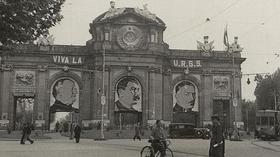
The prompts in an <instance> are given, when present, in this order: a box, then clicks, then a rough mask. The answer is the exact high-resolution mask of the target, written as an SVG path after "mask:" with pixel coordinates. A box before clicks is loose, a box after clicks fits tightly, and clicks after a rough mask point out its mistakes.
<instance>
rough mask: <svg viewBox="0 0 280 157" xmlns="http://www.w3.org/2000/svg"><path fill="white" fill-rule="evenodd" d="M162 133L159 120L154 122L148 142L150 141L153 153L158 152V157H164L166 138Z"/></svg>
mask: <svg viewBox="0 0 280 157" xmlns="http://www.w3.org/2000/svg"><path fill="white" fill-rule="evenodd" d="M163 132H164V130H163V128H162V124H161V120H156V126H155V128H153V130H152V133H151V136H150V140H151V141H152V142H151V143H152V144H151V145H152V147H153V149H154V153H155V154H156V153H157V152H158V151H159V152H160V157H165V155H166V152H165V150H166V137H165V135H164V133H163ZM153 155H154V154H153Z"/></svg>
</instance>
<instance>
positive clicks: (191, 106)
mask: <svg viewBox="0 0 280 157" xmlns="http://www.w3.org/2000/svg"><path fill="white" fill-rule="evenodd" d="M197 93H198V89H197V87H196V86H195V85H194V84H193V83H191V82H190V81H181V82H179V83H178V84H176V85H175V87H174V90H173V112H187V111H198V102H197V100H198V94H197Z"/></svg>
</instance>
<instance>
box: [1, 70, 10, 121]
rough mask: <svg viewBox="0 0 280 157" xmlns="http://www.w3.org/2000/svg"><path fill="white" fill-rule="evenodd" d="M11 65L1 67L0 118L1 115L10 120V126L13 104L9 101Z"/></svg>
mask: <svg viewBox="0 0 280 157" xmlns="http://www.w3.org/2000/svg"><path fill="white" fill-rule="evenodd" d="M11 70H12V65H2V78H1V82H2V83H1V84H2V85H1V90H0V91H1V92H0V97H1V102H0V103H1V106H2V108H1V112H2V113H1V118H2V115H6V116H7V117H6V119H8V120H10V122H9V123H10V124H12V123H13V122H12V119H13V117H12V113H13V111H12V109H13V102H11V101H10V96H11V83H12V81H13V79H12V78H13V77H12V72H11Z"/></svg>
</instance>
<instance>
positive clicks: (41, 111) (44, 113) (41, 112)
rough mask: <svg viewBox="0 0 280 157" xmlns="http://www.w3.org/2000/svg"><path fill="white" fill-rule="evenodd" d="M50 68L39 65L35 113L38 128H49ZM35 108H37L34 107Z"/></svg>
mask: <svg viewBox="0 0 280 157" xmlns="http://www.w3.org/2000/svg"><path fill="white" fill-rule="evenodd" d="M47 70H48V66H47V65H38V67H37V76H38V77H37V81H36V84H37V85H36V86H37V98H36V102H37V103H36V110H35V111H37V112H35V113H36V114H35V116H34V119H35V124H36V127H44V126H45V127H47V126H46V119H48V117H49V112H48V109H46V107H49V105H47V106H46V102H48V100H47V99H48V98H49V95H48V92H46V91H48V90H50V89H47V88H48V87H47V78H48V73H47ZM34 107H35V106H34Z"/></svg>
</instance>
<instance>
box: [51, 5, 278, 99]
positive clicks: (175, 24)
mask: <svg viewBox="0 0 280 157" xmlns="http://www.w3.org/2000/svg"><path fill="white" fill-rule="evenodd" d="M109 2H110V0H66V2H65V4H64V6H63V8H62V12H61V14H62V15H63V16H64V18H63V19H62V21H61V22H60V23H59V24H57V25H56V26H54V27H53V28H51V29H50V34H52V35H53V36H54V37H55V41H54V44H58V45H85V44H86V41H87V40H89V39H90V37H91V36H90V34H89V31H88V30H89V23H91V22H92V21H93V20H94V19H95V18H96V17H97V16H98V15H100V14H102V13H104V12H106V11H107V10H108V9H109V8H110V4H109ZM115 2H116V7H117V8H122V7H135V8H136V7H138V8H143V5H144V4H148V9H149V10H150V11H151V12H152V13H154V14H156V15H157V16H158V17H159V18H161V19H162V20H163V21H164V22H165V24H166V27H167V28H166V30H165V32H164V41H165V42H166V43H168V44H169V47H170V48H172V49H187V50H193V49H197V48H196V46H197V43H196V41H197V40H198V41H203V36H205V35H207V36H209V41H212V40H214V46H215V49H214V50H224V45H223V34H224V29H225V27H226V25H227V30H228V36H229V42H230V43H231V42H233V38H234V36H238V38H239V44H240V45H241V47H243V48H244V49H243V51H242V52H241V56H242V57H244V58H247V59H246V61H245V62H244V63H243V64H242V65H241V71H242V73H243V74H244V75H243V76H242V85H241V86H242V98H243V99H247V100H255V96H254V90H255V87H256V82H254V76H255V75H254V74H255V73H270V74H272V73H273V72H274V71H276V70H277V68H278V67H279V66H280V57H279V54H280V29H279V28H280V27H279V25H280V0H172V1H171V0H115ZM207 18H209V19H210V21H208V22H206V19H207ZM277 54H278V56H277ZM245 74H251V75H245ZM248 78H249V79H250V81H251V83H250V84H249V85H248V84H247V83H246V81H247V79H248Z"/></svg>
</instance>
